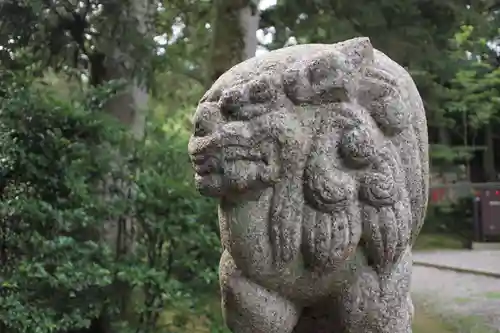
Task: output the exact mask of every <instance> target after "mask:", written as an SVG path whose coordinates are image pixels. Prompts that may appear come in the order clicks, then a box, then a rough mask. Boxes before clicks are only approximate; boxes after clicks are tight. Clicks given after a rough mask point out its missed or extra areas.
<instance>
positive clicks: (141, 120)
mask: <svg viewBox="0 0 500 333" xmlns="http://www.w3.org/2000/svg"><path fill="white" fill-rule="evenodd" d="M153 4H154V2H153V1H151V0H116V1H108V2H106V3H105V4H103V6H102V16H103V17H105V18H106V22H104V23H103V27H102V29H99V30H100V33H101V34H102V36H103V38H102V40H101V44H100V45H99V49H98V50H97V52H95V53H94V58H93V59H91V77H90V82H91V83H92V84H93V85H100V84H104V83H106V82H109V81H114V80H119V81H122V82H123V83H124V84H125V88H124V89H123V90H121V91H120V92H119V93H118V94H117V95H116V96H115V97H113V98H111V99H110V100H109V101H108V102H107V103H106V105H105V106H104V111H105V112H107V113H109V114H110V115H112V116H113V117H115V118H116V119H118V120H119V121H120V122H121V123H122V124H123V125H125V126H126V127H128V128H129V129H130V131H131V132H132V133H133V135H134V136H135V138H137V139H141V138H142V137H143V136H144V130H145V119H146V113H147V107H148V90H147V85H146V82H145V80H144V79H141V77H145V76H146V75H143V74H144V72H145V70H147V67H148V65H149V63H150V61H149V59H150V56H151V49H150V48H149V47H148V46H147V44H146V43H147V41H149V40H151V39H152V38H150V37H151V36H150V31H151V30H150V29H149V25H148V18H149V17H150V15H151V14H152V12H153V11H154V10H155V8H154V6H153ZM110 153H111V154H113V152H110ZM121 159H122V157H121V156H120V155H119V154H116V163H117V164H120V163H121ZM111 182H112V180H111ZM107 186H108V185H105V187H107ZM119 186H121V185H119ZM121 187H122V190H123V191H126V192H125V193H127V192H128V191H130V188H128V187H127V186H126V185H125V186H121ZM136 227H137V226H136V225H135V224H134V222H133V220H132V219H131V218H127V217H125V218H124V219H120V220H109V221H105V222H104V223H103V230H102V235H101V237H102V239H103V240H104V241H105V242H106V243H108V244H109V245H110V247H111V248H112V249H113V250H115V251H116V256H117V259H118V258H119V257H120V256H121V255H123V254H127V253H130V252H131V251H133V250H134V243H135V233H136V230H135V229H136ZM114 289H115V291H114V292H115V293H116V294H117V295H118V294H119V295H120V298H121V303H122V304H121V310H122V313H121V317H122V319H123V320H127V319H128V320H130V318H127V317H129V316H130V315H131V313H128V312H129V311H128V310H129V309H128V306H129V303H130V299H131V297H132V296H131V295H132V291H131V290H130V289H129V288H128V287H127V286H124V285H121V284H118V283H115V285H114ZM132 321H133V319H132ZM110 324H111V319H110V318H109V316H108V313H106V311H103V313H102V314H101V316H100V317H99V318H96V319H95V320H94V321H93V322H92V325H91V327H90V328H89V329H88V330H86V331H82V333H111V332H114V331H113V329H112V327H111V325H110Z"/></svg>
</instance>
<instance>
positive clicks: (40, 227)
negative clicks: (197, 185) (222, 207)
mask: <svg viewBox="0 0 500 333" xmlns="http://www.w3.org/2000/svg"><path fill="white" fill-rule="evenodd" d="M0 85H1V86H0V90H1V94H0V96H1V97H0V196H1V199H0V200H1V201H0V212H1V216H0V218H1V226H0V237H1V240H0V242H1V244H2V247H1V249H0V260H1V264H2V266H1V267H0V277H1V297H0V325H2V326H1V327H0V332H2V330H1V328H3V331H5V332H9V333H18V332H19V333H21V332H22V333H31V332H37V333H38V332H39V333H49V332H50V333H52V332H76V330H77V329H79V328H84V327H89V326H90V325H91V323H92V321H95V319H96V318H98V317H99V316H101V315H102V314H103V313H106V314H107V316H108V317H110V318H112V321H113V322H114V324H117V325H118V324H119V325H120V326H121V329H120V332H127V331H128V332H156V331H158V330H160V329H161V327H159V324H158V322H159V321H158V318H159V317H160V314H161V312H162V311H163V310H164V308H166V307H173V306H175V307H176V308H182V307H185V308H186V309H189V308H192V307H193V306H194V305H193V303H194V302H195V301H196V295H195V294H194V293H195V292H196V290H199V289H200V288H205V289H206V287H207V285H213V282H214V280H215V278H216V264H217V261H218V257H219V250H218V249H219V241H218V237H217V233H216V228H215V226H216V217H215V207H214V204H213V202H210V201H209V200H207V199H204V198H202V197H201V196H199V195H197V194H196V193H195V192H194V190H193V186H192V184H191V183H190V181H189V179H190V177H189V175H188V173H187V171H186V170H189V169H190V168H187V166H188V160H187V156H186V153H185V149H186V148H185V147H186V146H185V144H186V142H185V139H183V138H182V137H176V136H174V135H169V136H166V134H165V132H164V131H161V129H160V128H159V127H158V126H156V127H155V126H153V127H152V129H151V130H150V131H149V135H148V136H147V137H146V139H145V140H144V141H142V142H134V141H132V140H130V139H129V138H128V136H127V134H126V131H124V130H123V129H120V128H119V127H118V126H117V125H116V124H115V123H114V121H113V120H111V119H107V118H106V116H105V115H104V113H103V112H102V105H103V103H104V101H105V100H106V98H108V97H109V96H110V94H111V92H112V91H113V90H115V89H116V87H113V86H110V87H105V88H103V89H99V90H93V91H89V92H87V94H85V96H79V97H78V96H71V98H67V96H65V97H64V98H62V97H61V96H59V95H58V94H57V92H54V91H51V90H50V89H49V88H48V87H46V86H44V85H43V84H39V82H28V81H27V80H24V79H19V78H14V79H13V78H11V77H9V80H7V79H4V80H3V81H2V83H1V84H0ZM181 171H182V172H181ZM103 184H108V185H107V186H104V185H103ZM110 184H111V185H112V186H109V185H110ZM130 220H132V221H133V222H134V226H135V227H136V228H135V229H136V230H137V235H136V237H135V241H134V244H133V245H134V249H135V251H133V252H130V251H128V252H126V253H125V254H123V255H119V252H118V251H117V249H116V248H114V247H111V246H110V244H109V243H106V242H103V241H102V236H103V226H104V225H106V224H107V223H108V222H109V221H116V222H117V223H118V224H121V223H124V221H130ZM118 230H121V229H120V228H118ZM129 290H135V291H137V292H135V293H134V295H136V297H135V298H134V299H133V301H132V302H131V301H130V298H128V296H127V295H128V292H127V291H129ZM124 294H125V297H124ZM130 312H132V314H133V316H129V314H130ZM128 317H130V318H133V319H132V320H128ZM123 319H126V320H123ZM172 329H173V328H171V331H172ZM2 333H3V332H2Z"/></svg>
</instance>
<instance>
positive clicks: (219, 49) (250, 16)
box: [207, 0, 260, 85]
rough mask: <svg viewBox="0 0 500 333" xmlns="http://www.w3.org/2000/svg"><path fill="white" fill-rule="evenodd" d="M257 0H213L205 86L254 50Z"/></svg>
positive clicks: (258, 17)
mask: <svg viewBox="0 0 500 333" xmlns="http://www.w3.org/2000/svg"><path fill="white" fill-rule="evenodd" d="M258 5H259V1H256V0H213V20H212V46H211V57H210V76H209V81H208V82H207V85H210V84H211V83H212V82H214V81H215V80H217V78H219V76H221V75H222V74H223V73H224V72H225V71H226V70H228V69H229V68H231V67H232V66H234V65H236V64H238V63H240V62H242V61H243V60H246V59H248V58H251V57H253V56H254V55H255V52H256V50H257V35H256V34H257V29H258V27H259V19H260V13H259V9H258Z"/></svg>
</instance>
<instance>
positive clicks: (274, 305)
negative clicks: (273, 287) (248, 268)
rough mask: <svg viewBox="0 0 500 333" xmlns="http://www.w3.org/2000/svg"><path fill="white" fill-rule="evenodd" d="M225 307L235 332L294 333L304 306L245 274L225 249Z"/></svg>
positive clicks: (222, 268) (222, 269)
mask: <svg viewBox="0 0 500 333" xmlns="http://www.w3.org/2000/svg"><path fill="white" fill-rule="evenodd" d="M220 284H221V293H222V310H223V314H224V320H225V322H226V325H227V327H228V328H229V329H230V330H231V331H232V332H233V333H291V332H292V331H293V328H294V327H295V325H296V324H297V321H298V317H299V315H300V309H299V308H298V307H297V306H296V305H295V304H293V303H292V302H290V301H289V300H287V299H285V298H284V297H282V296H280V295H279V294H277V293H275V292H273V291H270V290H268V289H266V288H264V287H262V286H260V285H258V284H256V283H253V282H251V281H249V280H248V279H247V278H245V277H244V276H242V274H241V272H240V271H239V270H238V269H237V268H236V265H235V264H234V261H233V258H232V257H231V255H230V254H229V253H228V252H227V251H225V252H224V253H223V255H222V258H221V264H220Z"/></svg>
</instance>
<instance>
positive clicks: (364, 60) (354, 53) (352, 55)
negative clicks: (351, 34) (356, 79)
mask: <svg viewBox="0 0 500 333" xmlns="http://www.w3.org/2000/svg"><path fill="white" fill-rule="evenodd" d="M336 46H337V47H338V50H339V51H340V52H342V53H343V54H345V55H346V58H347V59H348V62H349V67H350V68H351V70H354V71H359V70H360V69H362V68H363V67H365V66H366V65H367V64H370V63H372V62H373V57H374V52H373V46H372V43H371V42H370V39H369V38H367V37H358V38H352V39H349V40H346V41H345V42H342V43H338V44H337V45H336Z"/></svg>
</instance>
